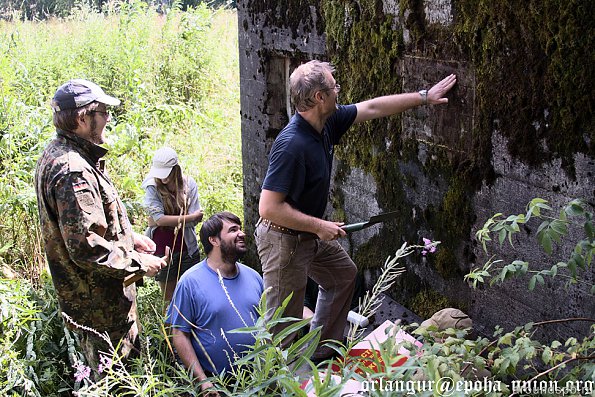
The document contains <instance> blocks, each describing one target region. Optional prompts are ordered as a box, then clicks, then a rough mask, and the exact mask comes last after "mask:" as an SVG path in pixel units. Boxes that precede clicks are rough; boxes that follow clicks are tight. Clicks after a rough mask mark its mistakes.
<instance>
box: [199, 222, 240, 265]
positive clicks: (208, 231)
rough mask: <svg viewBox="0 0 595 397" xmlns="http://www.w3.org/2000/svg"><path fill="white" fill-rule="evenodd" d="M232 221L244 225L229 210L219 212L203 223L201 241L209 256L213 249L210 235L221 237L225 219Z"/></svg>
mask: <svg viewBox="0 0 595 397" xmlns="http://www.w3.org/2000/svg"><path fill="white" fill-rule="evenodd" d="M224 220H225V221H227V222H231V223H234V224H236V225H239V226H240V227H242V221H241V220H240V218H238V217H237V216H236V215H235V214H232V213H231V212H228V211H223V212H218V213H216V214H215V215H213V216H211V217H210V218H209V219H207V220H206V221H204V222H203V223H202V227H201V228H200V242H201V243H202V246H203V248H204V250H205V254H206V255H207V256H208V255H209V253H210V252H211V251H212V250H213V244H211V242H210V241H209V237H213V236H217V237H221V230H222V229H223V221H224Z"/></svg>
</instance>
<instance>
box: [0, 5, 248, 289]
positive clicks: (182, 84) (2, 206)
mask: <svg viewBox="0 0 595 397" xmlns="http://www.w3.org/2000/svg"><path fill="white" fill-rule="evenodd" d="M110 4H111V5H112V7H111V8H110V10H109V11H108V12H107V13H106V14H100V13H96V12H94V11H93V10H92V9H89V8H85V7H83V6H81V7H79V8H76V9H73V10H72V12H71V14H70V16H69V17H68V18H66V19H53V20H49V21H47V22H43V23H34V22H13V23H7V22H2V21H0V93H1V95H2V99H1V102H0V132H1V136H0V175H2V176H0V210H2V213H3V219H2V220H1V221H0V241H1V242H2V244H0V247H1V246H7V249H6V250H5V251H4V254H1V255H2V257H3V258H4V261H5V262H6V263H7V264H8V265H9V266H11V267H13V268H17V269H22V270H23V273H24V274H29V275H32V276H34V277H32V278H33V279H36V278H37V275H38V274H39V270H37V271H34V269H33V268H32V264H35V266H40V265H42V264H43V258H42V257H41V258H39V255H40V253H41V248H40V246H39V238H38V235H39V232H38V229H37V219H36V212H37V210H36V202H35V194H34V188H33V171H34V167H35V161H36V159H37V157H38V156H39V153H40V152H41V151H42V150H43V147H44V146H45V144H46V143H47V142H48V141H49V139H50V138H51V137H52V136H53V135H54V128H53V126H52V124H51V112H50V108H49V100H50V99H51V97H52V95H53V93H54V91H55V90H56V88H57V87H58V86H59V85H60V84H62V83H64V82H65V81H67V80H69V79H71V78H87V79H89V80H92V81H95V82H97V83H98V84H99V85H100V86H102V87H103V88H104V89H105V90H106V92H108V93H109V94H111V95H114V96H116V97H118V98H120V99H121V100H122V105H121V106H120V107H118V108H116V109H114V114H115V117H114V118H115V120H114V121H113V122H112V123H111V124H110V125H109V126H108V129H109V131H108V140H109V142H108V145H107V146H108V148H109V149H110V152H109V155H108V158H107V160H108V169H109V172H110V174H111V176H112V179H113V180H114V182H115V184H116V185H117V188H118V191H119V192H120V194H121V196H122V198H123V200H124V202H125V204H126V206H127V207H128V209H129V211H130V215H131V220H132V221H133V222H134V223H135V224H136V228H137V230H141V229H143V227H144V225H145V216H144V214H143V213H142V212H141V211H140V210H139V203H140V202H141V200H142V194H143V192H142V190H141V188H140V184H141V182H142V180H143V178H144V175H146V172H147V171H148V168H149V167H150V162H151V157H152V154H153V151H154V150H155V149H156V148H158V147H160V146H163V145H169V146H171V147H173V148H174V149H176V150H177V151H178V153H179V155H180V161H181V164H182V167H183V169H184V171H185V172H186V173H187V174H189V175H191V176H193V177H194V178H195V179H196V180H197V182H198V186H199V194H200V195H201V202H202V205H203V207H204V209H205V213H206V215H209V214H212V213H214V212H216V211H219V210H223V209H227V210H230V211H233V212H235V213H237V214H238V215H240V216H242V213H243V211H242V204H241V203H242V183H241V158H240V132H239V129H240V128H239V83H238V81H239V77H238V60H237V50H236V49H237V30H236V17H235V12H233V11H229V10H223V9H221V10H218V11H213V10H210V9H208V8H207V7H206V6H204V5H202V6H199V7H197V8H196V9H193V10H190V11H187V12H180V11H176V10H175V9H174V10H172V11H171V12H169V13H167V14H165V15H163V14H158V13H156V12H155V9H153V8H150V7H148V6H147V5H146V3H143V2H140V1H136V2H115V3H110ZM31 254H34V255H35V257H36V259H33V260H32V258H31Z"/></svg>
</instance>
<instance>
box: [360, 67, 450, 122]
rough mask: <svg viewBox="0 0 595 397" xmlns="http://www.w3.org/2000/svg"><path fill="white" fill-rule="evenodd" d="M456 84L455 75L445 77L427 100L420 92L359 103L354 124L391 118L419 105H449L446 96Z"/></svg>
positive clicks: (429, 94) (430, 92)
mask: <svg viewBox="0 0 595 397" xmlns="http://www.w3.org/2000/svg"><path fill="white" fill-rule="evenodd" d="M456 82H457V76H455V75H454V74H451V75H449V76H447V77H445V78H444V79H442V80H441V81H439V82H438V83H436V84H435V85H434V86H433V87H432V88H430V89H429V90H428V91H427V96H426V98H427V100H424V98H423V96H422V95H421V94H420V93H419V92H411V93H405V94H395V95H386V96H381V97H377V98H373V99H369V100H367V101H363V102H360V103H357V104H356V105H355V106H356V107H357V116H356V118H355V121H354V122H355V123H361V122H363V121H367V120H373V119H377V118H380V117H386V116H390V115H393V114H397V113H401V112H403V111H405V110H408V109H411V108H413V107H415V106H419V105H425V104H431V105H437V104H442V103H448V98H445V97H444V96H445V95H446V93H447V92H448V91H450V89H451V88H452V87H453V86H454V85H455V83H456Z"/></svg>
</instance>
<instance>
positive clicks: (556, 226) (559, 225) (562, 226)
mask: <svg viewBox="0 0 595 397" xmlns="http://www.w3.org/2000/svg"><path fill="white" fill-rule="evenodd" d="M550 227H551V228H552V229H553V230H554V231H555V232H556V233H558V234H559V235H562V236H564V235H566V234H568V228H567V227H566V223H565V222H563V221H561V220H559V219H556V220H554V221H553V222H552V223H551V225H550Z"/></svg>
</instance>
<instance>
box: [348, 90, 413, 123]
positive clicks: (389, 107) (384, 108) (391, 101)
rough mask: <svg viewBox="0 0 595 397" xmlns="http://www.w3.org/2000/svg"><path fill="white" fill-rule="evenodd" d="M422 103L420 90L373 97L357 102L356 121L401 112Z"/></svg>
mask: <svg viewBox="0 0 595 397" xmlns="http://www.w3.org/2000/svg"><path fill="white" fill-rule="evenodd" d="M422 103H423V101H422V97H421V95H420V94H419V93H418V92H414V93H406V94H395V95H386V96H381V97H377V98H373V99H370V100H367V101H364V102H360V103H358V104H356V106H357V117H356V118H355V123H360V122H363V121H367V120H372V119H377V118H381V117H386V116H390V115H393V114H397V113H401V112H404V111H405V110H408V109H411V108H413V107H415V106H419V105H422Z"/></svg>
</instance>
